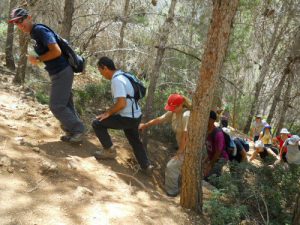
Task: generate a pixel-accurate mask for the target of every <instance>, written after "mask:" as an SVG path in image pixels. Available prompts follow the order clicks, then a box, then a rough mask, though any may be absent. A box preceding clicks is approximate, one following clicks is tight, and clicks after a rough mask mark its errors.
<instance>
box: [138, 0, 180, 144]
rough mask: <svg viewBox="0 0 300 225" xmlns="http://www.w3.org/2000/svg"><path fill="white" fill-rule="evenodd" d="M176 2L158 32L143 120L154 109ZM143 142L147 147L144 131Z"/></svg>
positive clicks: (146, 118) (173, 1) (149, 115)
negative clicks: (157, 85) (157, 84)
mask: <svg viewBox="0 0 300 225" xmlns="http://www.w3.org/2000/svg"><path fill="white" fill-rule="evenodd" d="M176 2H177V0H172V2H171V5H170V8H169V12H168V17H167V18H166V20H165V22H164V24H163V25H162V27H161V29H160V31H159V32H158V33H159V34H160V35H159V37H158V40H159V46H158V49H157V53H156V59H155V64H154V67H153V70H152V73H151V74H150V76H149V77H150V83H149V88H148V94H147V99H146V106H145V115H144V120H145V121H148V120H149V119H150V118H151V117H152V112H153V111H154V110H153V103H154V95H155V89H156V83H157V80H158V77H159V72H160V67H161V65H162V60H163V58H164V54H165V47H166V44H167V42H168V36H169V33H170V31H171V29H172V27H173V19H174V12H175V6H176ZM143 144H144V145H145V147H147V134H146V133H144V136H143Z"/></svg>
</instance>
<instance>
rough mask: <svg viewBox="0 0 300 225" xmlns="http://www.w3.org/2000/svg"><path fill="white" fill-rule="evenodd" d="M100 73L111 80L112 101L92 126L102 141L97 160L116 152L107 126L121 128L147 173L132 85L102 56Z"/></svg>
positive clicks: (111, 157) (139, 120) (148, 165)
mask: <svg viewBox="0 0 300 225" xmlns="http://www.w3.org/2000/svg"><path fill="white" fill-rule="evenodd" d="M97 66H98V70H99V72H100V73H101V75H102V76H103V77H104V78H105V79H107V80H110V81H111V92H112V97H113V102H114V104H113V105H112V106H111V107H110V108H109V109H108V110H106V111H105V112H104V113H102V114H100V115H98V116H97V117H96V119H95V120H94V121H93V123H92V127H93V129H94V131H95V134H96V136H97V137H98V139H99V141H100V143H101V144H102V147H103V148H102V149H101V150H99V151H96V152H95V154H94V156H95V158H96V159H99V160H100V159H114V158H115V157H116V155H117V152H116V146H115V145H113V143H112V141H111V137H110V135H109V133H108V129H117V130H123V131H124V133H125V136H126V138H127V140H128V141H129V144H130V145H131V147H132V148H133V153H134V155H135V158H136V159H137V161H138V163H139V165H140V167H141V169H142V171H143V172H144V173H146V174H148V175H150V174H151V173H152V170H153V166H152V165H151V164H150V162H149V159H148V156H147V154H146V151H145V148H144V146H143V144H142V142H141V140H140V137H139V131H138V127H139V124H140V122H141V118H142V112H141V108H140V106H139V105H138V103H137V102H136V101H135V100H134V99H132V98H130V97H129V96H132V97H133V96H134V88H133V86H132V84H131V82H130V80H129V78H127V77H126V76H131V77H132V75H131V74H128V73H126V74H124V72H123V71H122V70H117V69H116V67H115V64H114V62H113V61H112V60H111V59H110V58H108V57H105V56H104V57H101V58H100V59H99V61H98V63H97Z"/></svg>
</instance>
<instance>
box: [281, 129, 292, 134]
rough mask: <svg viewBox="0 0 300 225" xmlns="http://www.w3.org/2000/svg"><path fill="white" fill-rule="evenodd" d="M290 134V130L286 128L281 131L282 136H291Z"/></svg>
mask: <svg viewBox="0 0 300 225" xmlns="http://www.w3.org/2000/svg"><path fill="white" fill-rule="evenodd" d="M289 133H290V132H289V131H288V129H286V128H282V129H281V130H280V134H289Z"/></svg>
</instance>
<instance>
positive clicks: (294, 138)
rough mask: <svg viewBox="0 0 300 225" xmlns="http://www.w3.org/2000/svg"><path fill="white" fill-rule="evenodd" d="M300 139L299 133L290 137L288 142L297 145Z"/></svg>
mask: <svg viewBox="0 0 300 225" xmlns="http://www.w3.org/2000/svg"><path fill="white" fill-rule="evenodd" d="M299 141H300V137H299V136H298V135H293V136H292V137H290V138H289V139H288V143H289V144H290V145H297V144H298V145H299V144H300V143H299Z"/></svg>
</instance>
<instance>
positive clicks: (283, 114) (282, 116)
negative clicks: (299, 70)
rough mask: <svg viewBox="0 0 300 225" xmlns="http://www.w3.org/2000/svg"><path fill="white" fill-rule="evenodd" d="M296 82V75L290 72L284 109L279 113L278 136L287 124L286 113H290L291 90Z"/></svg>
mask: <svg viewBox="0 0 300 225" xmlns="http://www.w3.org/2000/svg"><path fill="white" fill-rule="evenodd" d="M293 82H294V74H293V73H292V72H290V73H289V74H288V77H287V86H286V90H285V93H284V97H283V104H282V108H281V110H280V113H279V115H280V116H279V120H278V124H277V128H276V133H277V134H278V133H279V131H280V130H281V128H282V127H283V124H284V122H285V118H286V113H287V111H288V105H289V103H290V97H291V89H292V86H293Z"/></svg>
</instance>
